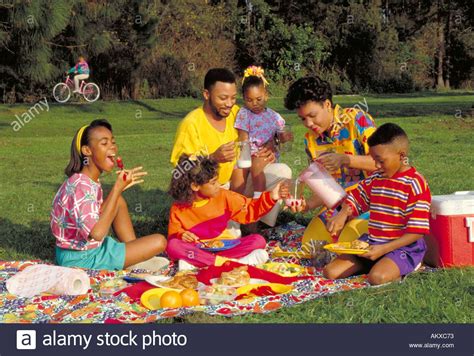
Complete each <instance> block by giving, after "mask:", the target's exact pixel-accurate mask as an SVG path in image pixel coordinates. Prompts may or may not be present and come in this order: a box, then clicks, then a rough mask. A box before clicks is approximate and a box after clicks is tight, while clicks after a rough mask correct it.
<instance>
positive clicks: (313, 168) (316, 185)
mask: <svg viewBox="0 0 474 356" xmlns="http://www.w3.org/2000/svg"><path fill="white" fill-rule="evenodd" d="M298 179H299V180H300V181H301V182H303V183H305V184H306V185H307V186H308V187H309V189H311V190H312V191H313V193H314V194H316V195H317V196H318V197H320V198H321V199H322V200H323V203H324V205H325V206H326V207H327V208H328V209H334V208H336V207H337V206H338V205H339V204H341V203H342V201H343V200H344V199H345V197H346V192H345V190H344V189H343V188H342V187H341V186H340V185H339V184H338V183H337V182H336V180H335V179H334V178H333V177H332V176H331V175H330V174H329V172H328V171H327V170H326V169H325V168H324V167H323V166H322V165H321V164H320V163H318V162H313V163H311V164H310V165H309V167H308V168H306V169H305V170H304V171H303V172H301V174H300V176H299V178H298Z"/></svg>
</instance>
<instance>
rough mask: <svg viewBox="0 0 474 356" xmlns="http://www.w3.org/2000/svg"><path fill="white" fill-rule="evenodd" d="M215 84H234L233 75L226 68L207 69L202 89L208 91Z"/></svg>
mask: <svg viewBox="0 0 474 356" xmlns="http://www.w3.org/2000/svg"><path fill="white" fill-rule="evenodd" d="M216 82H223V83H231V84H232V83H235V75H234V73H232V72H231V71H230V70H229V69H227V68H212V69H209V70H208V71H207V73H206V76H205V77H204V89H207V90H210V89H211V87H212V86H213V85H214V84H216Z"/></svg>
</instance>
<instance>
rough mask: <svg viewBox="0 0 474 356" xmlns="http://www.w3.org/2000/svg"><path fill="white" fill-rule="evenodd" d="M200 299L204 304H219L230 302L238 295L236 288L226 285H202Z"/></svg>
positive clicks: (199, 288) (199, 290) (199, 289)
mask: <svg viewBox="0 0 474 356" xmlns="http://www.w3.org/2000/svg"><path fill="white" fill-rule="evenodd" d="M198 293H199V301H200V303H201V304H202V305H217V304H221V303H225V302H230V301H232V300H234V299H235V297H236V296H237V293H236V288H233V287H226V286H221V285H219V286H217V285H213V286H200V287H198Z"/></svg>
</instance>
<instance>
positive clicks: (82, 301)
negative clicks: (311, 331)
mask: <svg viewBox="0 0 474 356" xmlns="http://www.w3.org/2000/svg"><path fill="white" fill-rule="evenodd" d="M304 229H305V227H304V226H302V225H298V224H296V223H295V222H292V223H289V224H286V225H284V226H280V227H276V228H273V229H269V230H267V231H265V232H264V234H265V236H266V237H267V239H268V240H269V243H268V249H269V252H270V253H271V252H272V250H273V249H275V248H277V247H280V248H282V249H283V248H292V249H298V248H301V238H302V235H303V232H304ZM318 258H319V259H318V261H316V265H317V264H318V263H322V262H321V260H326V259H328V258H330V256H328V255H327V254H325V252H323V251H322V252H321V256H319V257H318ZM273 261H278V262H282V261H287V262H291V263H298V264H301V265H304V266H310V265H311V261H309V260H304V259H298V258H296V257H292V258H282V257H280V258H276V259H273ZM38 263H44V262H42V261H0V322H3V323H106V322H123V323H153V322H156V321H158V320H160V319H165V318H171V317H185V316H186V315H190V314H192V313H195V312H203V313H206V314H209V315H219V316H226V317H232V316H237V315H244V314H248V313H269V312H272V311H275V310H278V309H280V308H284V307H291V306H294V305H297V304H301V303H305V302H308V301H310V300H313V299H316V298H320V297H324V296H327V295H330V294H333V293H337V292H341V291H349V290H354V289H360V288H367V287H369V286H370V285H369V283H368V282H367V277H366V276H365V275H362V276H357V277H351V278H347V279H341V280H327V279H324V278H322V276H321V271H320V269H319V268H314V267H308V268H310V271H311V276H310V277H309V278H307V279H303V280H298V281H296V282H294V283H293V286H294V289H293V290H292V291H291V292H290V293H288V294H280V295H271V296H263V297H255V298H253V299H243V300H238V301H232V302H226V303H223V304H219V305H206V306H196V307H190V308H177V309H159V310H155V311H151V310H148V309H146V308H145V307H143V306H142V305H141V304H140V302H139V301H137V299H136V298H131V297H129V296H128V295H127V294H126V293H119V294H118V295H111V296H101V295H100V294H99V293H98V289H99V284H100V283H101V282H103V281H105V280H108V279H114V278H119V277H121V276H124V275H126V274H127V272H125V271H105V270H101V271H99V270H86V272H87V274H88V276H89V278H90V282H91V289H90V290H89V291H88V293H87V294H85V295H79V296H55V295H41V296H35V297H31V298H21V297H17V296H15V295H12V294H9V293H8V292H7V290H6V286H5V283H6V280H7V279H8V278H10V277H11V276H13V275H14V274H15V273H17V272H18V271H20V270H22V269H24V268H26V267H27V266H30V265H33V264H38ZM175 271H176V266H175V265H171V267H170V268H169V270H168V271H167V273H169V274H173V273H175Z"/></svg>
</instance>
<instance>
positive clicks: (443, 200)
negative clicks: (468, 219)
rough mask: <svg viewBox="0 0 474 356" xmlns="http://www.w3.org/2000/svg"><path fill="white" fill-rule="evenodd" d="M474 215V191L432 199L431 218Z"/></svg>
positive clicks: (437, 196) (436, 196)
mask: <svg viewBox="0 0 474 356" xmlns="http://www.w3.org/2000/svg"><path fill="white" fill-rule="evenodd" d="M436 215H474V191H465V192H456V193H454V194H449V195H434V196H432V197H431V216H436Z"/></svg>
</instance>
